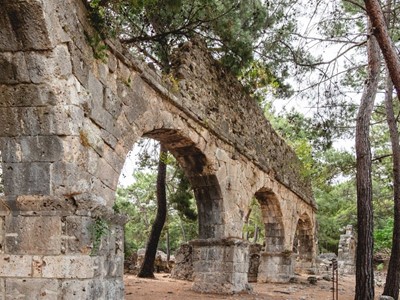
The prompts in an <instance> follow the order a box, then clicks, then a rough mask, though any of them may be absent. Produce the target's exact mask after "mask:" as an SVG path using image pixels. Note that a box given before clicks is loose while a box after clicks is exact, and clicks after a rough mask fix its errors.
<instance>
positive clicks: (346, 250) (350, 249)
mask: <svg viewBox="0 0 400 300" xmlns="http://www.w3.org/2000/svg"><path fill="white" fill-rule="evenodd" d="M356 246H357V242H356V238H355V236H354V233H353V226H352V225H347V226H346V233H345V234H341V235H340V240H339V249H338V264H339V270H340V272H341V273H343V274H354V272H355V267H356V264H355V262H356Z"/></svg>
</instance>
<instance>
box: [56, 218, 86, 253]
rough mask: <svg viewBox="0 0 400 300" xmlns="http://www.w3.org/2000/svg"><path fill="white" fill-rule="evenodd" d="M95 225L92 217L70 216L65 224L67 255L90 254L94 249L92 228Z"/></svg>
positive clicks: (64, 238)
mask: <svg viewBox="0 0 400 300" xmlns="http://www.w3.org/2000/svg"><path fill="white" fill-rule="evenodd" d="M92 224H93V219H92V218H91V217H81V216H79V217H78V216H69V217H66V218H65V220H64V222H63V237H62V238H63V240H64V245H65V253H67V254H72V253H74V254H76V253H82V254H90V252H91V249H92V233H91V232H90V228H91V226H92Z"/></svg>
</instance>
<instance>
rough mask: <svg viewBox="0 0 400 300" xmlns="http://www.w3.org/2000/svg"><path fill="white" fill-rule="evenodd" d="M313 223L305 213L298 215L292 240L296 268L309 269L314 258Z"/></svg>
mask: <svg viewBox="0 0 400 300" xmlns="http://www.w3.org/2000/svg"><path fill="white" fill-rule="evenodd" d="M314 244H315V243H314V230H313V223H312V221H311V218H310V216H309V215H308V214H307V213H303V214H301V215H300V217H299V219H298V221H297V226H296V231H295V234H294V238H293V252H294V253H295V254H296V255H297V268H300V269H304V268H308V267H311V265H310V263H312V261H313V258H314V248H315V246H314Z"/></svg>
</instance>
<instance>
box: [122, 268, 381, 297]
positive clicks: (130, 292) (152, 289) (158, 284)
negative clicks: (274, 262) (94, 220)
mask: <svg viewBox="0 0 400 300" xmlns="http://www.w3.org/2000/svg"><path fill="white" fill-rule="evenodd" d="M191 285H192V283H191V282H188V281H182V280H176V279H172V278H170V276H169V274H156V279H142V278H137V277H136V276H134V275H126V276H125V299H126V300H158V299H168V300H187V299H189V300H192V299H193V300H198V299H246V300H247V299H248V300H250V299H253V300H256V299H257V300H258V299H268V300H330V299H332V290H331V286H332V283H331V282H328V281H325V280H322V279H321V280H318V282H317V283H316V284H315V285H311V284H309V283H308V282H307V275H302V276H299V280H298V283H292V284H261V283H256V284H252V286H253V292H252V293H251V294H235V295H215V294H199V293H195V292H193V291H191V290H190V287H191ZM354 285H355V284H354V277H353V276H341V277H339V299H340V300H353V299H354ZM381 292H382V289H381V288H379V287H377V288H376V290H375V294H376V295H380V293H381Z"/></svg>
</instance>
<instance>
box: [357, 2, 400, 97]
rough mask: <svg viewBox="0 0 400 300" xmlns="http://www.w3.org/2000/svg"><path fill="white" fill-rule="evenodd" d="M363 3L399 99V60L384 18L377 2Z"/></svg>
mask: <svg viewBox="0 0 400 300" xmlns="http://www.w3.org/2000/svg"><path fill="white" fill-rule="evenodd" d="M364 3H365V8H366V11H367V14H368V16H369V18H370V20H371V23H372V28H373V29H374V30H373V34H374V36H375V37H376V39H377V41H378V44H379V47H380V48H381V51H382V54H383V57H384V58H385V62H386V67H387V68H388V70H389V74H390V78H391V79H392V82H393V85H394V87H395V89H396V93H397V96H398V97H400V59H399V56H398V54H397V51H396V49H395V47H394V46H393V43H392V39H391V38H390V35H389V32H388V30H387V26H386V20H385V16H384V14H383V12H382V9H381V6H380V4H379V1H378V0H364Z"/></svg>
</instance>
